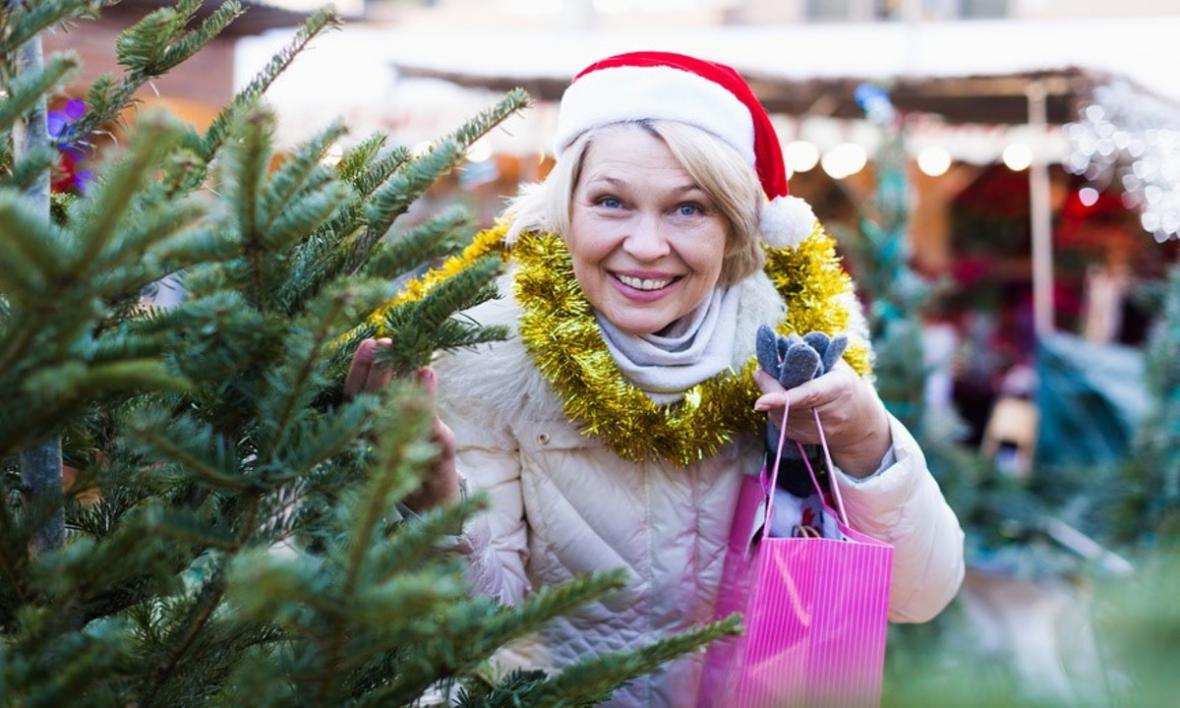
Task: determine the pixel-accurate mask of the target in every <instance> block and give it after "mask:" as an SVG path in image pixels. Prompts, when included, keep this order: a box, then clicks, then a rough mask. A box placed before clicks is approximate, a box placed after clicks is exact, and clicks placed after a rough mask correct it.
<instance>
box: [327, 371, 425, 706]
mask: <svg viewBox="0 0 1180 708" xmlns="http://www.w3.org/2000/svg"><path fill="white" fill-rule="evenodd" d="M414 393H415V392H413V391H406V392H401V393H400V395H397V396H396V397H395V398H394V400H395V401H397V403H398V405H397V406H396V408H395V410H398V411H399V415H398V416H397V424H396V425H393V426H389V427H388V428H386V429H385V430H384V431H383V432H382V434H381V437H380V438H379V440H378V453H377V460H376V465H375V469H374V471H373V473H372V474H371V475H370V478H369V480H368V481H367V483H366V484H365V486H364V489H363V491H362V492H361V494H360V495H359V496H358V497H357V498H356V499H355V500H354V501H353V503H352V504H349V506H350V507H351V509H350V514H349V517H350V518H349V521H350V524H349V526H350V528H349V529H348V535H347V536H346V540H345V543H344V546H343V547H342V549H341V550H342V552H343V556H344V563H343V565H344V581H343V583H342V585H341V598H342V601H343V602H344V603H346V604H347V603H348V602H349V601H350V600H351V599H352V597H353V595H354V593H355V592H356V589H357V582H358V581H359V580H360V578H361V574H362V572H363V570H364V561H365V559H366V557H367V556H368V554H369V549H370V547H371V545H372V543H373V541H374V539H375V537H376V532H377V528H378V526H379V524H380V522H381V520H382V519H383V518H385V516H386V514H387V513H388V512H389V509H390V506H391V505H392V502H393V499H392V497H394V496H397V497H400V496H404V495H405V494H406V493H408V492H409V491H410V489H412V487H413V486H415V485H416V484H417V479H418V477H417V475H416V474H414V473H413V472H414V470H415V469H420V468H421V467H422V466H423V465H424V464H425V463H426V462H428V461H429V460H430V459H432V458H433V456H434V452H433V449H431V448H432V446H430V445H425V444H424V443H423V442H422V440H423V438H424V437H425V435H426V433H427V431H428V430H429V427H430V415H429V411H428V408H427V406H426V404H425V402H424V401H423V400H422V398H421V397H420V396H417V395H414ZM344 632H345V625H344V623H338V624H337V627H336V628H335V631H334V632H333V633H332V636H331V637H330V639H329V640H328V642H327V645H326V649H325V652H324V656H325V660H324V663H323V676H322V678H321V679H320V683H319V689H318V691H317V696H318V697H317V700H318V701H320V702H323V701H324V700H325V699H326V698H327V697H328V695H329V693H330V692H331V689H332V685H333V683H334V681H335V679H336V677H335V675H334V672H333V671H332V668H333V667H334V666H335V665H336V662H337V660H338V658H339V655H340V651H341V650H342V648H343V646H344V640H345V634H344Z"/></svg>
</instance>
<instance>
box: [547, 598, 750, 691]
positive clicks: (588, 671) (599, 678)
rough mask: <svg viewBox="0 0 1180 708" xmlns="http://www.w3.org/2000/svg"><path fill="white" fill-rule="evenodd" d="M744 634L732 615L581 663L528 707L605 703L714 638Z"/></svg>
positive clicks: (553, 679) (549, 682)
mask: <svg viewBox="0 0 1180 708" xmlns="http://www.w3.org/2000/svg"><path fill="white" fill-rule="evenodd" d="M740 633H741V617H740V616H739V615H731V616H729V617H727V618H726V619H724V620H721V621H720V622H714V623H713V624H709V625H706V626H704V627H700V628H698V629H694V630H692V631H689V632H685V633H684V634H680V635H677V636H675V637H671V638H669V639H664V640H661V641H658V642H656V643H654V644H651V645H649V646H646V647H643V648H642V649H640V650H639V651H637V652H611V653H608V654H601V655H599V656H595V657H592V658H590V659H586V660H583V661H580V662H578V663H577V664H575V665H573V666H570V667H568V668H566V669H565V670H564V671H562V672H561V673H560V674H559V675H557V676H556V677H555V678H552V679H549V680H548V681H545V682H544V683H542V684H541V685H540V686H538V687H537V689H536V690H535V691H533V692H531V693H530V694H528V695H527V696H526V697H525V698H524V701H525V703H527V704H528V705H536V706H551V705H567V704H568V703H570V702H574V703H583V702H584V703H597V702H600V701H605V700H606V699H607V698H608V697H609V696H610V693H611V691H614V690H615V689H617V688H618V687H619V686H621V685H622V684H623V683H625V682H627V681H630V680H632V679H635V678H638V677H639V676H643V675H644V674H649V673H651V672H652V671H655V670H656V669H658V668H659V667H660V666H661V665H663V664H664V663H666V662H667V661H670V660H671V659H674V658H676V657H678V656H683V655H684V654H687V653H689V652H692V651H696V650H699V649H701V648H702V647H704V646H705V645H707V644H708V643H709V642H711V641H713V640H714V639H718V638H720V637H725V636H734V635H737V634H740Z"/></svg>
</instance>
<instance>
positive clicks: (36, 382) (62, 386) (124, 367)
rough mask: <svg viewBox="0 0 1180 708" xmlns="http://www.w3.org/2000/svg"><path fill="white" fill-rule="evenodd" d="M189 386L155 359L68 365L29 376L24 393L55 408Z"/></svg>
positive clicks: (45, 369) (24, 385) (45, 368)
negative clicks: (101, 398) (116, 396)
mask: <svg viewBox="0 0 1180 708" xmlns="http://www.w3.org/2000/svg"><path fill="white" fill-rule="evenodd" d="M185 386H186V382H185V380H184V379H182V378H179V377H177V376H176V375H175V374H173V373H171V372H169V371H168V370H167V369H166V368H165V366H164V365H163V364H162V363H161V362H159V361H155V360H153V359H128V360H124V361H113V362H104V363H92V364H89V365H87V364H85V363H82V362H78V361H67V362H66V363H63V364H59V365H56V366H46V367H42V368H41V369H39V370H38V371H37V372H36V373H34V374H32V375H30V376H28V377H27V378H26V379H25V381H24V382H23V383H22V385H21V389H22V390H23V391H24V392H25V393H26V395H27V396H28V397H29V400H30V401H34V402H37V403H42V404H50V403H51V404H52V405H54V406H55V407H62V406H68V405H72V404H74V403H76V402H79V401H82V400H85V399H93V398H99V397H102V396H104V395H108V394H116V393H125V392H127V391H136V390H146V391H158V390H161V389H163V390H169V389H171V390H177V391H179V390H184V388H185Z"/></svg>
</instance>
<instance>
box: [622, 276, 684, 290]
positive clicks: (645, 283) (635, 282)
mask: <svg viewBox="0 0 1180 708" xmlns="http://www.w3.org/2000/svg"><path fill="white" fill-rule="evenodd" d="M618 277H619V280H620V281H622V283H623V284H624V285H628V286H630V287H633V288H635V289H636V290H659V289H661V288H666V287H668V284H669V283H671V282H672V279H671V278H667V279H664V280H652V279H651V278H632V277H631V276H629V275H620V276H618Z"/></svg>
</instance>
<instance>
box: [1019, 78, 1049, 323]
mask: <svg viewBox="0 0 1180 708" xmlns="http://www.w3.org/2000/svg"><path fill="white" fill-rule="evenodd" d="M1025 93H1026V95H1027V96H1028V122H1029V125H1030V126H1032V128H1033V135H1034V136H1035V137H1036V138H1037V139H1038V140H1037V142H1038V144H1034V145H1031V146H1030V147H1031V148H1032V163H1031V164H1030V165H1029V168H1028V189H1029V204H1030V209H1029V218H1030V219H1031V222H1032V223H1031V226H1032V264H1033V273H1032V276H1033V318H1034V319H1033V322H1034V324H1035V326H1036V332H1037V336H1038V337H1041V336H1044V335H1046V334H1049V333H1051V332H1052V331H1053V328H1054V325H1053V223H1052V218H1053V215H1052V213H1051V212H1050V209H1049V166H1048V164H1047V162H1046V160H1045V155H1044V150H1043V149H1042V146H1041V145H1040V144H1039V143H1040V142H1041V140H1040V139H1042V138H1044V136H1045V130H1046V125H1047V123H1048V120H1047V117H1046V107H1045V93H1046V92H1045V87H1044V86H1043V85H1042V84H1041V82H1039V81H1034V82H1032V83H1031V84H1029V85H1028V87H1027V88H1026V89H1025Z"/></svg>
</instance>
